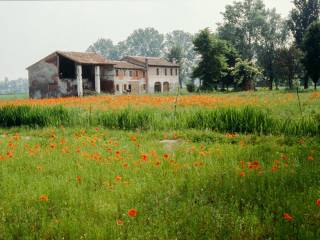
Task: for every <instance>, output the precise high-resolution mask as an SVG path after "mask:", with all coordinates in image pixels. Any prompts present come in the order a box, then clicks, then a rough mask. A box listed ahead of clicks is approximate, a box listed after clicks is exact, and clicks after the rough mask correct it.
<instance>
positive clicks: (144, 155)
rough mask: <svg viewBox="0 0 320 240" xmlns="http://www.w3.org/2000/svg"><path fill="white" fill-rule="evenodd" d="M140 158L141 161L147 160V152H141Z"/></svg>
mask: <svg viewBox="0 0 320 240" xmlns="http://www.w3.org/2000/svg"><path fill="white" fill-rule="evenodd" d="M140 158H141V160H143V161H147V160H148V155H147V154H145V153H144V154H141V156H140Z"/></svg>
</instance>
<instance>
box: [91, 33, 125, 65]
mask: <svg viewBox="0 0 320 240" xmlns="http://www.w3.org/2000/svg"><path fill="white" fill-rule="evenodd" d="M87 52H96V53H99V54H101V55H102V56H104V57H106V58H107V59H111V60H116V59H119V58H120V57H121V55H122V54H121V52H120V51H119V49H118V46H117V45H114V44H113V42H112V40H111V39H104V38H100V39H98V40H97V41H96V42H95V43H93V44H92V45H90V46H89V48H88V49H87Z"/></svg>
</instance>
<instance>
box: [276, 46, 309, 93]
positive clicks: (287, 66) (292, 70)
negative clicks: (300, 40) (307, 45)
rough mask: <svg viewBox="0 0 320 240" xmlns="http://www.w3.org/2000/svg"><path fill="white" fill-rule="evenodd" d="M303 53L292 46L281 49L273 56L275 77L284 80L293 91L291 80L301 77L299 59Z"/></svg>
mask: <svg viewBox="0 0 320 240" xmlns="http://www.w3.org/2000/svg"><path fill="white" fill-rule="evenodd" d="M302 56H303V53H302V52H301V50H299V49H298V48H296V47H295V46H294V45H292V46H290V47H282V48H280V49H278V50H277V51H276V54H275V75H276V76H277V78H278V79H280V80H286V81H287V85H288V87H289V89H293V80H294V78H295V77H296V76H301V75H302V66H301V59H302Z"/></svg>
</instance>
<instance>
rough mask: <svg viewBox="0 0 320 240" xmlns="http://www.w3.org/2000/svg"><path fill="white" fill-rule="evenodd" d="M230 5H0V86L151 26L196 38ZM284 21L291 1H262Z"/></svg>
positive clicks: (192, 1)
mask: <svg viewBox="0 0 320 240" xmlns="http://www.w3.org/2000/svg"><path fill="white" fill-rule="evenodd" d="M232 2H233V0H106V1H92V0H91V1H30V2H29V1H0V29H1V34H0V81H1V80H3V79H4V77H5V76H7V77H9V79H14V78H18V77H27V71H26V70H25V68H26V67H27V66H29V65H31V64H32V63H34V62H35V61H37V60H39V59H40V58H42V57H44V56H46V55H48V54H50V53H51V52H53V51H55V50H70V51H85V50H86V49H87V47H88V46H89V45H90V44H91V43H93V42H94V41H95V40H97V39H98V38H110V39H112V40H113V41H114V42H117V41H120V40H124V39H125V38H126V37H127V36H128V35H129V34H130V33H131V32H132V31H133V30H135V29H137V28H144V27H154V28H156V29H158V30H159V31H160V32H162V33H167V32H170V31H172V30H175V29H180V30H184V31H187V32H191V33H195V32H198V31H199V30H200V29H202V28H205V27H211V28H215V26H216V24H217V23H218V22H219V21H220V20H221V14H220V12H221V11H223V10H224V7H225V5H226V4H230V3H232ZM265 3H266V5H267V7H269V8H272V7H276V8H277V11H278V12H279V13H281V14H282V15H283V16H286V15H287V14H288V12H289V10H290V9H291V8H292V3H291V0H265Z"/></svg>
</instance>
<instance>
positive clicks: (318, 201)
mask: <svg viewBox="0 0 320 240" xmlns="http://www.w3.org/2000/svg"><path fill="white" fill-rule="evenodd" d="M316 204H317V206H318V207H320V198H319V199H318V200H317V201H316Z"/></svg>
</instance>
